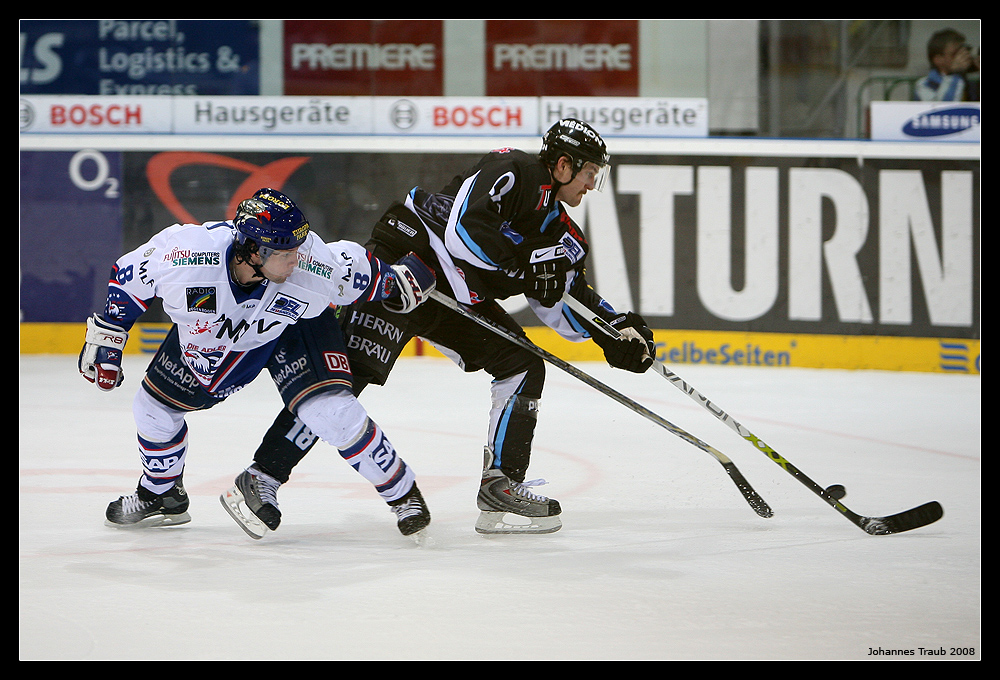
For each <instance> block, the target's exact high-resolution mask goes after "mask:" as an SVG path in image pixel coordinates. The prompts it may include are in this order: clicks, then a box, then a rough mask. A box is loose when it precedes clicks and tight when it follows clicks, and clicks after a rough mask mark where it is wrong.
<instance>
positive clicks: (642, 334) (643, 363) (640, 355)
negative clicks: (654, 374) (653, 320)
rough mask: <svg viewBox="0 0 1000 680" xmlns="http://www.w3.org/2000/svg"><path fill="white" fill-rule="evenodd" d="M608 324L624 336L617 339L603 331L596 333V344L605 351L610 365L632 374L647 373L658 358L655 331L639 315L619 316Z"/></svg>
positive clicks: (605, 356) (627, 314) (631, 313)
mask: <svg viewBox="0 0 1000 680" xmlns="http://www.w3.org/2000/svg"><path fill="white" fill-rule="evenodd" d="M608 323H609V324H610V325H611V326H612V327H614V328H615V329H616V330H617V331H618V332H619V333H621V334H622V336H623V337H622V338H621V339H617V338H612V337H611V336H609V335H607V334H605V333H602V332H601V331H596V332H595V333H594V335H593V338H594V342H596V343H597V344H598V346H599V347H600V348H601V349H602V350H604V358H605V359H606V360H607V362H608V364H610V365H611V366H614V367H615V368H621V369H624V370H626V371H631V372H632V373H645V372H646V370H648V369H649V367H650V366H652V365H653V357H655V356H656V347H655V345H654V344H653V331H651V330H649V327H648V326H646V322H645V320H644V319H643V318H642V317H641V316H639V315H638V314H635V313H633V312H628V313H626V314H619V315H618V316H617V317H615V318H614V319H612V320H611V321H609V322H608Z"/></svg>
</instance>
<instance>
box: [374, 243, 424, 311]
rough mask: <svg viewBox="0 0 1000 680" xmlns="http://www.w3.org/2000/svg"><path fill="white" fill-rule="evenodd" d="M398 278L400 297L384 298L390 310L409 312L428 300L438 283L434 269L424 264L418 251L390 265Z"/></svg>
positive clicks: (383, 302) (386, 306) (397, 287)
mask: <svg viewBox="0 0 1000 680" xmlns="http://www.w3.org/2000/svg"><path fill="white" fill-rule="evenodd" d="M389 268H390V269H392V272H393V275H394V276H395V279H396V291H397V292H398V293H399V297H398V298H397V297H395V296H393V297H391V298H389V299H387V300H383V301H382V304H383V305H384V306H385V308H386V309H388V310H389V311H390V312H401V313H403V314H408V313H410V312H412V311H413V310H414V309H416V308H417V307H419V306H420V305H422V304H423V303H424V302H426V301H427V299H428V296H429V295H430V293H431V291H432V290H434V287H435V286H436V285H437V278H436V277H435V276H434V270H433V269H431V268H430V267H428V266H427V265H426V264H424V261H423V260H421V259H420V258H419V257H418V256H417V254H416V253H409V254H408V255H404V256H403V257H401V258H400V259H399V260H398V261H397V262H396V263H395V264H392V265H390V266H389Z"/></svg>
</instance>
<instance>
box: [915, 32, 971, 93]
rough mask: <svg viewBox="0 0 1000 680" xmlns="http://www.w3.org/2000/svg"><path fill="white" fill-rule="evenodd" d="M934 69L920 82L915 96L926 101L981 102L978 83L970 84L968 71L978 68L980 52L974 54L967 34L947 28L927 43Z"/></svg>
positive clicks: (928, 55) (928, 53)
mask: <svg viewBox="0 0 1000 680" xmlns="http://www.w3.org/2000/svg"><path fill="white" fill-rule="evenodd" d="M927 59H928V60H929V61H930V65H931V70H930V73H928V74H927V75H926V76H925V77H924V78H921V79H920V80H919V81H917V87H916V98H917V99H918V100H919V101H925V102H958V101H979V87H978V82H977V83H975V86H974V87H970V84H969V82H968V79H967V77H966V76H967V74H968V73H971V72H978V71H979V55H978V54H977V55H975V56H973V54H972V48H971V47H970V46H969V45H968V44H967V43H966V42H965V36H964V35H962V34H961V33H959V32H958V31H956V30H954V29H951V28H946V29H944V30H941V31H938V32H937V33H935V34H934V35H932V36H931V39H930V40H929V41H928V43H927Z"/></svg>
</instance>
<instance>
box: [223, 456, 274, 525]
mask: <svg viewBox="0 0 1000 680" xmlns="http://www.w3.org/2000/svg"><path fill="white" fill-rule="evenodd" d="M279 486H281V482H279V481H278V480H277V479H275V478H274V477H272V476H271V475H269V474H267V473H266V472H262V471H261V470H260V469H259V468H258V467H257V465H256V464H254V465H251V466H250V467H248V468H247V469H246V470H244V471H243V472H241V473H240V474H239V475H238V476H237V477H236V482H235V484H234V485H233V486H232V487H231V488H230V489H229V490H228V491H226V492H225V493H224V494H222V495H221V496H219V500H220V501H221V502H222V507H224V508H225V509H226V511H227V512H229V514H230V515H231V516H232V518H233V519H234V520H236V523H237V524H239V525H240V528H241V529H243V531H245V532H246V533H247V535H248V536H250V537H251V538H255V539H261V538H263V537H264V534H266V533H267V532H268V530H271V531H274V530H275V529H277V528H278V525H279V524H281V511H280V510H279V509H278V487H279Z"/></svg>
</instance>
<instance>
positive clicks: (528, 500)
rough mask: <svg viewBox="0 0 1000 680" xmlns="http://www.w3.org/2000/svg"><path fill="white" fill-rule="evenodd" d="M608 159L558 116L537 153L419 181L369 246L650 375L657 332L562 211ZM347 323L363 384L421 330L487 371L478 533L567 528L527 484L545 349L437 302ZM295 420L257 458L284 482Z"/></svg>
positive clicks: (584, 127)
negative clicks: (511, 302)
mask: <svg viewBox="0 0 1000 680" xmlns="http://www.w3.org/2000/svg"><path fill="white" fill-rule="evenodd" d="M609 162H610V157H609V155H608V152H607V147H606V145H605V143H604V140H603V139H602V138H601V136H600V135H599V134H598V133H597V132H596V131H595V130H594V129H593V128H592V127H591V126H590V125H588V124H587V123H584V122H582V121H579V120H575V119H564V120H560V121H559V122H557V123H556V124H555V125H553V126H552V127H551V128H550V129H549V130H548V132H546V134H545V135H544V137H543V139H542V148H541V151H540V152H539V153H537V154H531V153H527V152H524V151H521V150H517V149H512V148H507V149H499V150H496V151H492V152H490V153H488V154H486V155H485V156H484V157H483V158H482V159H481V160H480V161H479V162H478V163H477V164H476V165H474V166H473V167H472V168H469V169H468V170H466V171H464V172H462V173H461V174H459V175H457V176H455V178H454V179H453V180H452V181H451V182H450V183H449V184H448V185H447V186H445V187H444V188H443V189H441V190H439V191H437V192H430V191H427V190H425V189H423V188H420V187H416V188H414V189H412V190H411V191H410V192H409V194H408V195H407V196H406V197H405V199H404V200H403V201H402V202H401V203H397V204H395V205H393V206H391V207H390V208H389V209H388V210H387V211H386V212H385V214H384V215H383V216H382V218H381V219H380V220H379V221H378V223H377V224H376V225H375V227H374V229H373V231H372V235H371V238H370V240H369V241H368V242H367V243H366V244H365V245H366V247H367V248H368V249H369V250H370V251H371V252H372V253H373V254H374V255H376V256H377V257H379V258H381V259H383V260H386V261H390V262H391V261H394V260H396V259H398V258H399V257H400V256H402V255H405V254H406V253H409V252H415V253H417V254H418V255H419V256H420V258H421V259H422V260H423V261H424V262H425V263H427V264H428V265H429V266H430V267H431V268H433V269H434V270H435V273H436V276H437V288H438V290H439V291H442V292H443V293H444V294H446V295H449V296H450V297H453V298H454V299H456V300H457V301H459V302H461V303H464V304H467V305H471V306H472V307H473V308H474V309H475V311H476V312H478V313H479V314H481V315H482V316H485V317H486V318H488V319H491V320H493V321H494V322H496V323H499V324H502V325H504V326H506V327H508V328H510V329H512V330H513V331H515V332H517V333H518V334H523V332H524V331H523V330H522V329H521V327H520V326H519V325H518V324H517V323H516V322H515V321H514V319H513V318H511V317H510V315H508V314H507V313H506V312H505V311H504V310H503V308H502V307H501V306H500V305H499V304H498V303H497V300H503V299H506V298H510V297H513V296H516V295H521V294H523V295H524V296H525V297H526V298H527V299H528V302H529V305H530V306H531V308H532V309H533V311H534V312H535V313H536V314H537V315H538V317H539V318H540V319H541V320H542V322H544V323H545V324H546V325H548V326H550V327H551V328H553V329H555V330H556V331H558V332H559V333H560V335H562V336H563V337H565V338H567V339H570V340H573V341H585V340H586V339H588V338H590V339H593V340H594V342H596V343H598V344H599V345H600V346H601V348H602V349H603V351H604V355H605V358H606V360H607V361H608V363H609V364H610V365H612V366H614V367H617V368H621V369H625V370H628V371H633V372H637V373H641V372H644V371H645V370H647V369H648V368H649V367H650V366H651V365H652V361H653V359H652V357H653V355H654V349H653V334H652V332H651V331H650V330H649V328H648V327H647V326H646V323H645V322H644V321H643V319H642V318H641V317H640V316H639V315H638V314H635V313H633V312H625V313H622V312H618V311H615V310H614V309H613V308H612V307H611V305H610V304H608V303H607V302H606V301H605V300H603V299H602V298H601V297H600V295H598V294H597V292H596V291H595V290H594V289H593V288H592V287H591V286H590V285H589V284H588V282H587V279H586V272H585V264H586V258H587V254H588V250H589V245H588V243H587V240H586V239H585V237H584V235H583V234H582V232H581V231H580V229H579V228H578V227H577V225H576V224H575V223H574V222H573V220H572V219H571V218H570V217H569V215H568V214H567V212H566V210H565V207H564V205H568V206H571V207H575V206H577V205H579V204H580V202H581V201H582V200H583V197H584V195H585V194H586V193H587V192H588V191H590V190H594V189H598V190H599V189H600V188H601V185H602V184H603V182H604V180H605V179H606V177H607V174H608V172H609V169H610V166H609ZM567 293H568V294H569V295H572V296H573V297H575V298H576V299H578V300H580V301H581V302H583V303H584V304H585V305H586V306H587V307H588V308H589V309H591V310H593V311H594V312H595V313H597V314H598V315H600V316H601V317H602V318H604V319H606V320H607V321H608V322H609V323H611V324H612V325H613V326H615V327H616V328H618V330H619V331H621V332H622V334H623V335H624V336H625V339H624V340H612V339H610V338H609V337H608V336H606V335H605V334H603V333H601V332H599V331H597V330H596V329H594V328H593V327H591V326H589V324H587V323H586V322H585V321H584V320H582V319H580V318H578V317H577V316H576V315H575V314H574V313H573V312H572V311H570V309H569V308H568V307H567V306H565V305H564V304H563V303H562V302H561V300H562V297H563V295H564V294H567ZM341 322H342V325H343V328H344V336H345V338H347V339H348V342H347V345H348V350H349V359H350V362H351V368H352V371H353V377H354V381H355V382H354V391H355V394H359V393H360V392H361V390H363V389H364V388H365V387H366V386H367V385H369V384H371V383H374V384H377V385H382V384H384V383H385V381H386V379H387V377H388V375H389V372H390V371H391V370H392V367H393V364H394V363H395V361H396V359H397V357H398V356H399V354H400V352H401V351H402V349H403V347H404V346H405V345H406V343H407V342H409V341H410V340H411V339H412V338H414V337H420V338H424V339H425V340H428V341H430V342H431V343H433V345H434V346H436V347H438V348H439V349H441V350H442V351H443V352H444V353H445V354H446V355H447V356H449V357H450V358H452V359H453V360H454V361H455V362H456V363H457V364H458V365H459V366H460V367H461V368H462V369H463V370H465V371H467V372H473V371H479V370H485V371H486V372H487V373H489V374H490V375H491V376H492V377H493V381H492V383H491V392H492V395H491V396H492V407H491V410H490V420H489V423H490V424H489V432H488V438H487V442H486V446H485V455H484V469H483V476H482V480H481V485H480V489H479V494H478V499H477V503H478V507H479V509H480V511H481V513H480V517H479V520H478V521H477V524H476V530H477V531H479V532H480V533H550V532H553V531H557V530H558V529H559V528H560V527H561V526H562V523H561V520H560V517H559V515H560V513H561V508H560V506H559V503H558V502H557V501H556V500H554V499H550V498H546V497H544V496H541V495H538V494H536V493H533V492H532V491H531V490H530V487H531V482H528V483H525V474H526V471H527V468H528V463H529V460H530V456H531V444H532V439H533V437H534V430H535V424H536V419H537V417H538V404H539V400H540V398H541V396H542V387H543V383H544V380H545V365H544V362H543V361H542V360H541V359H540V358H538V357H537V356H536V355H534V354H532V353H531V352H528V351H527V350H525V349H522V348H520V347H518V346H516V345H515V344H514V343H512V342H510V341H508V340H506V339H504V338H502V337H500V336H498V335H496V334H494V333H491V332H490V331H488V330H486V329H484V328H482V327H481V326H479V325H477V324H475V323H474V322H473V321H471V320H469V319H466V318H464V317H462V316H460V315H458V314H455V313H454V312H453V311H451V310H448V309H446V308H445V307H443V306H442V305H440V304H437V303H436V302H434V301H430V302H429V303H427V304H425V305H423V306H421V307H420V308H418V309H417V310H415V311H413V312H411V313H410V314H406V315H404V314H398V313H394V312H393V311H391V310H390V309H387V308H386V307H385V306H383V305H382V304H367V303H366V304H357V305H352V306H350V307H344V308H342V310H341ZM386 329H392V331H393V332H386ZM295 427H296V424H295V423H294V421H293V419H292V417H291V414H290V413H289V412H288V411H287V410H285V411H283V412H282V413H281V414H279V416H278V417H277V419H276V420H275V422H274V424H273V425H272V426H271V428H270V429H269V431H268V432H267V434H266V435H265V437H264V441H263V442H262V443H261V445H260V447H259V448H258V450H257V452H256V454H255V462H256V464H257V465H258V466H259V467H261V468H262V469H266V470H268V471H269V473H270V474H271V475H272V476H273V477H275V478H276V479H279V480H282V481H284V480H287V479H288V476H289V474H290V472H291V470H292V467H294V465H295V464H296V463H297V462H298V461H299V460H301V458H302V457H303V456H304V455H305V453H306V452H307V451H308V447H309V446H311V443H310V444H307V445H305V447H304V448H303V449H299V448H296V447H293V446H292V445H291V443H290V442H291V441H292V440H294V439H295V438H294V437H286V435H287V434H288V433H289V431H291V430H292V429H294V428H295ZM511 515H515V516H516V517H511Z"/></svg>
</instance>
